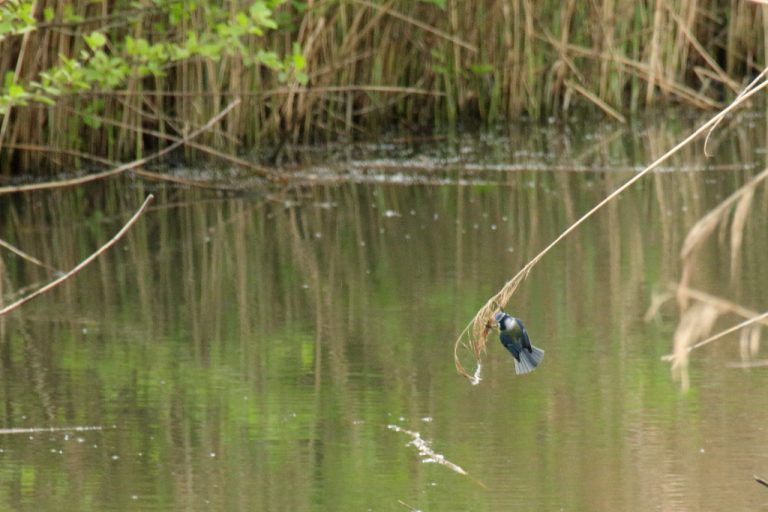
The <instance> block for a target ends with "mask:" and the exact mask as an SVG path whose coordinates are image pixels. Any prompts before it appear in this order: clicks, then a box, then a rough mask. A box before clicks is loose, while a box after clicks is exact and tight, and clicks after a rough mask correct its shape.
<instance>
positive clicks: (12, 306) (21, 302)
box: [0, 194, 155, 317]
mask: <svg viewBox="0 0 768 512" xmlns="http://www.w3.org/2000/svg"><path fill="white" fill-rule="evenodd" d="M154 197H155V196H153V195H152V194H149V196H147V198H146V199H145V200H144V203H143V204H142V205H141V207H140V208H139V209H138V210H137V211H136V213H134V214H133V217H131V219H130V220H129V221H128V222H127V223H126V224H125V225H124V226H123V227H122V229H120V231H118V232H117V234H116V235H115V236H113V237H112V239H111V240H109V241H108V242H107V243H106V244H104V245H102V246H101V247H100V248H99V249H98V250H97V251H96V252H94V253H93V254H91V255H90V256H88V257H87V258H85V259H84V260H83V261H81V262H80V263H79V264H78V265H77V266H76V267H75V268H73V269H72V270H70V271H69V272H67V273H66V274H64V275H62V276H60V277H59V278H58V279H55V280H53V281H51V282H50V283H48V284H47V285H45V286H43V287H42V288H40V289H38V290H36V291H34V292H32V293H30V294H29V295H26V296H24V297H22V298H21V299H19V300H17V301H16V302H14V303H13V304H10V305H8V306H6V307H4V308H3V309H0V317H2V316H5V315H7V314H8V313H10V312H12V311H15V310H16V309H18V308H20V307H21V306H23V305H24V304H26V303H27V302H29V301H31V300H32V299H35V298H37V297H39V296H40V295H42V294H44V293H46V292H49V291H50V290H52V289H54V288H56V287H57V286H59V285H60V284H61V283H63V282H64V281H66V280H67V279H70V278H71V277H73V276H74V275H75V274H77V273H78V272H80V271H81V270H83V269H84V268H85V267H87V266H88V265H90V264H91V262H93V260H95V259H96V258H98V257H99V256H101V255H102V254H104V253H105V252H106V251H107V249H109V248H110V247H112V246H113V245H115V244H116V243H117V242H118V240H120V239H121V238H122V237H123V235H125V234H126V233H127V232H128V230H129V229H130V228H131V226H133V225H134V224H135V223H136V221H137V220H139V217H141V214H142V213H144V210H145V209H146V208H147V206H148V205H149V203H150V202H151V201H152V200H153V199H154Z"/></svg>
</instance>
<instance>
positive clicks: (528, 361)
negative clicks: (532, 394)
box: [515, 347, 544, 375]
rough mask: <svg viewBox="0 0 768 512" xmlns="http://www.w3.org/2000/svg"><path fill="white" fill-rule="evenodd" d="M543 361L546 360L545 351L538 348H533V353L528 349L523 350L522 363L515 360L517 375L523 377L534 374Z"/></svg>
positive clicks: (521, 353)
mask: <svg viewBox="0 0 768 512" xmlns="http://www.w3.org/2000/svg"><path fill="white" fill-rule="evenodd" d="M542 359H544V351H543V350H542V349H540V348H538V347H533V350H532V351H531V352H528V350H526V349H523V350H521V351H520V361H517V360H515V373H516V374H518V375H522V374H524V373H530V372H532V371H533V370H535V369H536V367H537V366H539V363H541V360H542Z"/></svg>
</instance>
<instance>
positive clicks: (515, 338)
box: [494, 311, 544, 375]
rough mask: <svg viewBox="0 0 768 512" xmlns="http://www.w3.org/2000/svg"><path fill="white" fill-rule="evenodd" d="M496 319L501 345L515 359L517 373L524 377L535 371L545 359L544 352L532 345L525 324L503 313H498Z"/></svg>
mask: <svg viewBox="0 0 768 512" xmlns="http://www.w3.org/2000/svg"><path fill="white" fill-rule="evenodd" d="M494 319H495V320H496V321H497V322H499V339H500V340H501V344H502V345H504V348H506V349H507V350H509V351H510V352H511V353H512V356H513V357H514V358H515V373H516V374H518V375H522V374H524V373H529V372H532V371H533V370H535V369H536V367H537V366H539V363H541V360H542V359H544V351H543V350H542V349H540V348H538V347H534V346H533V345H531V340H530V338H529V337H528V331H526V330H525V326H524V325H523V322H522V321H521V320H520V319H519V318H515V317H513V316H510V315H508V314H507V313H505V312H503V311H501V312H499V313H496V315H494Z"/></svg>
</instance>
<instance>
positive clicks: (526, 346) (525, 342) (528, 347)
mask: <svg viewBox="0 0 768 512" xmlns="http://www.w3.org/2000/svg"><path fill="white" fill-rule="evenodd" d="M518 323H520V329H521V330H522V331H523V336H522V338H523V339H522V340H521V341H522V344H523V348H524V349H526V350H528V352H531V351H532V350H533V346H532V345H531V339H530V338H529V337H528V331H526V330H525V326H524V325H523V322H521V321H520V320H518Z"/></svg>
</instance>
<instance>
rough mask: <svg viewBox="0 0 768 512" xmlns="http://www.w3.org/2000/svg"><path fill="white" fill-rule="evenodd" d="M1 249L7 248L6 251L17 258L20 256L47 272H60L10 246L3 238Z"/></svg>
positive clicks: (0, 240)
mask: <svg viewBox="0 0 768 512" xmlns="http://www.w3.org/2000/svg"><path fill="white" fill-rule="evenodd" d="M0 247H5V248H6V249H8V250H9V251H11V252H12V253H13V254H15V255H16V256H19V257H20V258H23V259H25V260H27V261H29V262H30V263H34V264H35V265H38V266H40V267H43V268H44V269H46V270H50V271H51V272H59V270H57V269H55V268H53V267H52V266H50V265H48V264H46V263H43V262H42V261H40V260H39V259H37V258H35V257H34V256H32V255H30V254H27V253H25V252H24V251H22V250H21V249H19V248H18V247H16V246H14V245H11V244H9V243H8V242H6V241H5V240H3V239H2V238H0Z"/></svg>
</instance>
